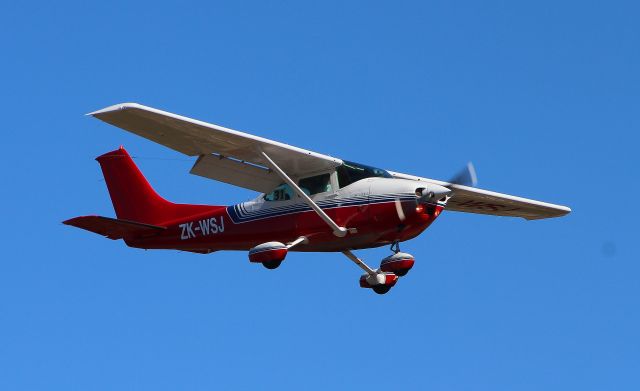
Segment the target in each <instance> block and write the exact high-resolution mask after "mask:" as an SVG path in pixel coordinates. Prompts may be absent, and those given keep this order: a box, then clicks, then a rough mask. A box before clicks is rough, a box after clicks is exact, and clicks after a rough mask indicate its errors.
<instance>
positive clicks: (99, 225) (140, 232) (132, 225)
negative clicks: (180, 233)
mask: <svg viewBox="0 0 640 391" xmlns="http://www.w3.org/2000/svg"><path fill="white" fill-rule="evenodd" d="M62 223H63V224H66V225H71V226H74V227H77V228H82V229H84V230H87V231H90V232H93V233H97V234H99V235H102V236H106V237H107V238H109V239H113V240H116V239H126V238H133V237H142V236H147V235H149V236H151V235H155V234H158V233H160V232H162V231H164V230H166V229H167V228H166V227H160V226H157V225H150V224H143V223H137V222H134V221H128V220H118V219H113V218H110V217H103V216H80V217H74V218H72V219H69V220H66V221H63V222H62Z"/></svg>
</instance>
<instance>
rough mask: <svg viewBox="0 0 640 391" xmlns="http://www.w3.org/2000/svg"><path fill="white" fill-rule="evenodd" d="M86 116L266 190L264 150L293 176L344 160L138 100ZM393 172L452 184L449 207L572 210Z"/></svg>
mask: <svg viewBox="0 0 640 391" xmlns="http://www.w3.org/2000/svg"><path fill="white" fill-rule="evenodd" d="M88 115H91V116H94V117H96V118H98V119H100V120H102V121H104V122H107V123H109V124H111V125H114V126H117V127H119V128H122V129H124V130H127V131H129V132H131V133H135V134H137V135H139V136H142V137H145V138H147V139H149V140H151V141H154V142H156V143H159V144H162V145H164V146H167V147H169V148H171V149H174V150H176V151H178V152H182V153H184V154H186V155H189V156H198V160H197V161H196V163H195V164H194V165H193V167H192V168H191V173H192V174H195V175H199V176H203V177H206V178H210V179H214V180H217V181H221V182H225V183H229V184H232V185H235V186H240V187H243V188H247V189H251V190H256V191H259V192H263V193H265V192H269V191H271V190H273V188H274V187H276V186H277V185H279V184H280V183H281V182H282V180H281V179H280V177H279V176H278V175H276V173H274V172H272V171H271V170H270V169H268V168H267V167H268V164H267V162H266V161H265V159H264V157H263V156H262V154H261V153H260V152H261V151H264V152H265V153H266V154H267V155H269V157H271V159H273V160H274V162H275V163H277V164H278V166H279V167H280V168H282V170H284V171H285V172H286V173H287V174H288V175H289V176H291V177H292V178H302V177H304V176H308V175H312V174H315V173H320V172H328V171H331V170H333V169H334V168H335V167H338V166H339V165H341V164H342V160H340V159H337V158H334V157H331V156H328V155H323V154H320V153H316V152H312V151H308V150H305V149H301V148H297V147H294V146H291V145H287V144H284V143H280V142H277V141H272V140H269V139H266V138H262V137H258V136H254V135H251V134H248V133H243V132H239V131H237V130H232V129H228V128H224V127H222V126H218V125H213V124H209V123H206V122H202V121H198V120H195V119H191V118H187V117H183V116H180V115H177V114H172V113H168V112H166V111H162V110H158V109H154V108H151V107H147V106H143V105H140V104H137V103H122V104H117V105H113V106H110V107H107V108H105V109H102V110H98V111H95V112H93V113H89V114H88ZM390 173H391V175H392V176H394V177H396V178H403V179H412V180H422V181H427V182H431V183H435V184H438V185H442V186H445V187H448V188H451V189H452V190H454V196H453V197H452V198H451V199H450V200H449V202H448V204H447V210H454V211H460V212H468V213H480V214H488V215H497V216H513V217H523V218H525V219H528V220H534V219H544V218H549V217H559V216H563V215H565V214H567V213H569V212H570V211H571V209H569V208H567V207H566V206H561V205H554V204H549V203H546V202H541V201H535V200H530V199H526V198H521V197H516V196H511V195H508V194H501V193H496V192H492V191H488V190H482V189H477V188H473V187H467V186H461V185H456V184H451V183H448V182H443V181H438V180H435V179H428V178H422V177H417V176H413V175H407V174H402V173H397V172H390Z"/></svg>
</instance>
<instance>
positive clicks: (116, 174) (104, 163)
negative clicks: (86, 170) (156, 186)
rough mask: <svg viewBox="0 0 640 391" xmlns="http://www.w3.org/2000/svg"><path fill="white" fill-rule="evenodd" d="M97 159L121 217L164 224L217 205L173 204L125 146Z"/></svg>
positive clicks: (210, 209) (211, 208) (206, 210)
mask: <svg viewBox="0 0 640 391" xmlns="http://www.w3.org/2000/svg"><path fill="white" fill-rule="evenodd" d="M96 160H97V161H98V163H100V167H101V168H102V173H103V175H104V179H105V181H106V182H107V188H108V189H109V195H110V196H111V202H112V203H113V208H114V209H115V211H116V216H118V219H121V220H129V221H135V222H139V223H145V224H155V225H162V223H167V222H170V221H173V220H177V219H181V218H185V217H188V216H192V215H197V214H201V213H205V212H208V211H212V210H214V209H216V208H218V207H215V206H207V205H187V204H174V203H173V202H169V201H167V200H165V199H164V198H162V197H160V195H158V193H156V191H155V190H153V188H152V187H151V185H150V184H149V182H147V180H146V179H145V177H144V175H142V172H140V170H139V169H138V167H137V166H136V165H135V163H134V162H133V160H132V159H131V156H129V154H128V153H127V151H125V149H124V148H123V147H120V148H119V149H116V150H115V151H111V152H108V153H105V154H104V155H102V156H99V157H97V158H96Z"/></svg>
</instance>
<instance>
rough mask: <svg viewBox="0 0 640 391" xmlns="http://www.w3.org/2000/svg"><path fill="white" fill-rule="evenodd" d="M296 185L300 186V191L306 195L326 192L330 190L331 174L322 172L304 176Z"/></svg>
mask: <svg viewBox="0 0 640 391" xmlns="http://www.w3.org/2000/svg"><path fill="white" fill-rule="evenodd" d="M298 186H300V188H301V189H302V191H304V192H305V193H306V194H307V195H314V194H318V193H326V192H328V191H331V175H330V174H322V175H316V176H312V177H309V178H304V179H301V180H300V182H298Z"/></svg>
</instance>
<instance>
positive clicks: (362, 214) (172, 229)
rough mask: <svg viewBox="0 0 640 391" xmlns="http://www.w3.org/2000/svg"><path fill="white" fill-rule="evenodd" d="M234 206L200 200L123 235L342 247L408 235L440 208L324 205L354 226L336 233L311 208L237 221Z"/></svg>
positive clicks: (241, 246) (212, 246)
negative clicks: (152, 228) (141, 232)
mask: <svg viewBox="0 0 640 391" xmlns="http://www.w3.org/2000/svg"><path fill="white" fill-rule="evenodd" d="M234 207H237V206H231V207H224V206H210V207H204V206H202V207H201V208H203V209H205V208H206V209H208V210H206V211H204V212H203V213H200V214H197V215H193V216H190V217H188V218H182V219H179V220H176V221H173V222H169V223H165V224H163V225H164V226H166V227H167V229H166V230H165V231H163V232H162V233H160V234H154V235H153V236H150V237H146V238H145V237H140V238H136V239H126V240H125V241H126V243H127V245H129V246H131V247H138V248H144V249H176V250H184V251H195V252H205V253H207V252H213V251H218V250H249V249H250V248H252V247H254V246H256V245H258V244H260V243H264V242H268V241H280V242H283V243H287V242H291V241H293V240H295V239H296V238H298V237H300V236H305V237H307V238H308V239H309V243H308V244H307V245H305V246H299V247H296V248H295V249H293V251H342V250H345V249H358V248H370V247H378V246H382V245H386V244H390V243H393V242H395V241H405V240H409V239H412V238H414V237H415V236H417V235H419V234H420V233H421V232H422V231H424V230H425V229H426V228H427V227H429V225H430V224H431V223H432V222H433V221H434V220H435V219H436V218H437V217H438V215H439V214H440V212H441V211H442V208H443V207H442V206H441V205H418V204H417V203H416V201H415V200H411V199H409V200H402V201H400V200H398V199H396V200H389V201H381V202H365V203H362V204H360V205H355V206H337V207H332V208H326V209H324V210H325V212H326V213H327V214H328V215H329V216H330V217H331V218H332V219H333V220H334V221H335V222H336V223H337V224H340V225H342V226H345V227H348V228H349V229H354V228H355V230H356V231H357V232H355V233H350V234H348V235H347V236H346V237H345V238H340V239H339V238H337V237H336V236H334V235H333V233H332V231H331V229H330V228H329V227H328V226H327V225H326V224H325V223H324V222H323V221H322V220H321V219H320V218H319V217H318V215H317V214H316V213H315V212H313V211H302V212H294V213H289V214H283V215H277V216H273V217H264V218H256V219H252V220H250V221H244V222H239V221H237V220H238V219H237V217H236V218H234V213H233V208H234ZM399 209H400V210H401V212H399ZM234 220H236V221H234Z"/></svg>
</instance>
